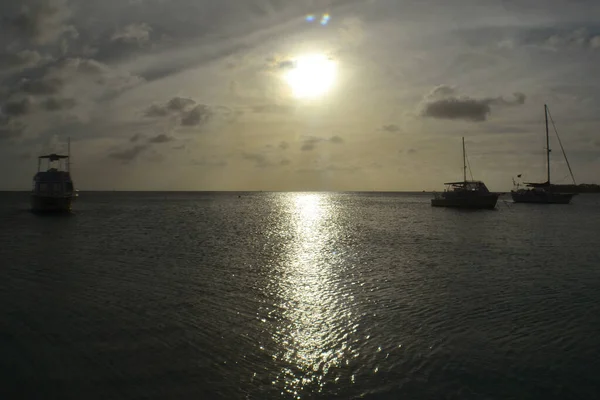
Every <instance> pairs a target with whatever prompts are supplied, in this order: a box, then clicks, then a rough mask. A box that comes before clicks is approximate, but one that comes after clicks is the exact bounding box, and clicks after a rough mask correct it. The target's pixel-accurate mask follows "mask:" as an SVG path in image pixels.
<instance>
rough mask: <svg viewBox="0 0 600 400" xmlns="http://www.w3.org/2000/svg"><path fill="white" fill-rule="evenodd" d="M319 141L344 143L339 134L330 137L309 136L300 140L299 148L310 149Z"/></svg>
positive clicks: (314, 147)
mask: <svg viewBox="0 0 600 400" xmlns="http://www.w3.org/2000/svg"><path fill="white" fill-rule="evenodd" d="M320 142H328V143H333V144H342V143H344V139H343V138H342V137H341V136H338V135H334V136H331V137H330V138H322V137H309V138H306V139H304V141H303V142H302V146H300V150H302V151H312V150H315V149H316V147H317V143H320Z"/></svg>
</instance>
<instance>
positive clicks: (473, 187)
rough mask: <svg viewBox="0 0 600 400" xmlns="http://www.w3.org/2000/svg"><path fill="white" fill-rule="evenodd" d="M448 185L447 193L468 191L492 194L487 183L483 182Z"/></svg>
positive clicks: (449, 183) (463, 182)
mask: <svg viewBox="0 0 600 400" xmlns="http://www.w3.org/2000/svg"><path fill="white" fill-rule="evenodd" d="M444 185H446V187H447V188H446V191H447V192H457V191H467V192H477V193H490V191H489V189H488V188H487V186H485V183H483V182H482V181H462V182H448V183H444Z"/></svg>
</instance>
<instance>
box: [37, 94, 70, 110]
mask: <svg viewBox="0 0 600 400" xmlns="http://www.w3.org/2000/svg"><path fill="white" fill-rule="evenodd" d="M42 105H43V107H44V109H46V110H47V111H60V110H69V109H71V108H73V107H75V106H76V105H77V101H75V99H71V98H58V97H50V98H48V99H46V100H44V102H43V103H42Z"/></svg>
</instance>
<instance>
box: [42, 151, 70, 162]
mask: <svg viewBox="0 0 600 400" xmlns="http://www.w3.org/2000/svg"><path fill="white" fill-rule="evenodd" d="M38 158H39V159H40V160H41V159H48V160H50V161H58V160H62V159H65V158H69V156H65V155H61V154H55V153H52V154H47V155H45V156H39V157H38Z"/></svg>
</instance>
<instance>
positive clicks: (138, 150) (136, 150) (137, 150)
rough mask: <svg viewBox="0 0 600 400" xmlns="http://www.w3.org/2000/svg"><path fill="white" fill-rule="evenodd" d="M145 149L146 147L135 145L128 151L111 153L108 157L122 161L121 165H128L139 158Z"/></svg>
mask: <svg viewBox="0 0 600 400" xmlns="http://www.w3.org/2000/svg"><path fill="white" fill-rule="evenodd" d="M147 149H148V145H137V146H134V147H131V148H129V149H125V150H118V151H115V152H112V153H110V154H109V155H108V156H109V157H110V158H114V159H115V160H119V161H122V162H123V163H129V162H131V161H133V160H135V159H136V158H137V157H139V156H140V155H141V154H142V153H143V152H145V151H146V150H147Z"/></svg>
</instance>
